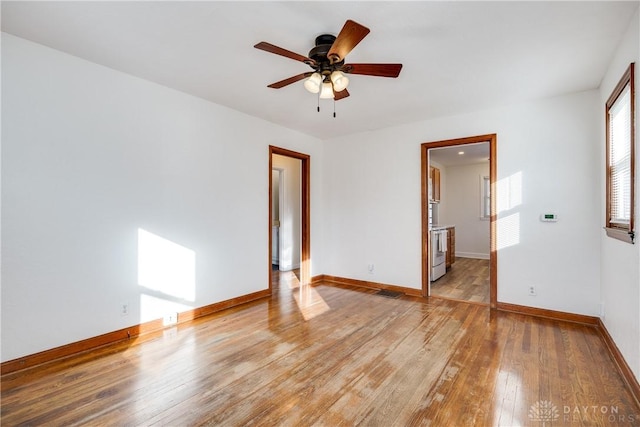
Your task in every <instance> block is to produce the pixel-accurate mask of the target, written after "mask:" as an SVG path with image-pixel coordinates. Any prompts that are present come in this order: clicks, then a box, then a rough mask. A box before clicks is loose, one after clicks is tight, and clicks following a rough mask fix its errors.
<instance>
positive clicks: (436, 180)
mask: <svg viewBox="0 0 640 427" xmlns="http://www.w3.org/2000/svg"><path fill="white" fill-rule="evenodd" d="M429 175H430V178H431V200H436V201H440V169H438V168H435V167H433V166H430V167H429Z"/></svg>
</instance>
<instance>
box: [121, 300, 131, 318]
mask: <svg viewBox="0 0 640 427" xmlns="http://www.w3.org/2000/svg"><path fill="white" fill-rule="evenodd" d="M127 315H129V303H128V302H123V303H121V304H120V316H127Z"/></svg>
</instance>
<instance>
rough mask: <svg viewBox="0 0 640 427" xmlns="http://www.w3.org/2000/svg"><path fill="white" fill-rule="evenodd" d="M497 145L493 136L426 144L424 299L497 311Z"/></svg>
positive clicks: (423, 171) (423, 183) (423, 246)
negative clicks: (435, 298)
mask: <svg viewBox="0 0 640 427" xmlns="http://www.w3.org/2000/svg"><path fill="white" fill-rule="evenodd" d="M496 143H497V138H496V134H488V135H478V136H473V137H468V138H459V139H452V140H443V141H434V142H427V143H424V144H422V147H421V150H422V167H421V175H422V190H421V192H422V293H423V295H424V296H439V297H443V298H450V299H457V300H464V301H470V302H478V303H481V304H489V306H490V307H491V308H496V306H497V252H496V241H495V240H496V196H495V191H494V190H495V186H496V179H497V173H496V170H497V168H496ZM463 159H466V160H463ZM463 183H464V188H463V187H462V185H463ZM447 189H448V191H446V190H447ZM453 190H455V191H453ZM456 254H458V256H456ZM483 293H484V294H483Z"/></svg>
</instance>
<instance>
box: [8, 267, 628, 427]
mask: <svg viewBox="0 0 640 427" xmlns="http://www.w3.org/2000/svg"><path fill="white" fill-rule="evenodd" d="M274 276H275V278H274V280H277V282H278V283H277V284H276V286H274V292H273V296H272V297H271V298H266V299H264V300H260V301H255V302H252V303H249V304H246V305H244V306H242V307H237V308H233V309H229V310H226V311H224V312H220V313H217V314H215V315H212V316H208V317H206V318H201V319H197V320H195V321H193V322H192V323H191V324H190V325H182V326H179V327H174V328H172V329H167V330H165V331H164V332H162V333H157V334H155V335H152V336H147V337H145V338H144V339H139V340H133V339H132V340H131V341H129V342H126V343H121V344H118V345H112V346H109V347H106V348H103V349H100V350H96V351H92V352H90V353H87V354H84V355H80V356H77V357H72V358H68V359H65V360H62V361H58V362H54V363H50V364H48V365H45V366H40V367H36V368H31V369H28V370H24V371H21V372H15V373H12V374H8V375H5V376H4V377H2V403H1V417H2V424H3V425H7V426H15V425H34V426H38V425H47V426H70V425H91V426H103V425H110V426H111V425H112V426H138V425H141V426H142V425H144V426H147V425H167V426H191V425H223V426H245V425H268V426H274V425H284V426H307V425H319V426H337V425H343V426H352V425H366V426H391V425H397V426H407V425H432V426H491V425H499V426H515V425H529V426H544V425H546V426H551V425H553V426H559V425H567V426H591V425H598V426H614V425H625V426H627V425H638V424H639V423H640V407H638V406H636V404H635V402H634V400H633V397H632V396H631V394H630V392H629V391H628V390H627V389H626V388H625V386H624V385H623V382H622V379H621V377H620V375H619V374H618V371H617V370H616V368H615V366H614V364H613V362H612V360H611V358H610V355H609V353H608V352H607V350H606V349H605V346H604V344H603V342H602V340H601V338H600V336H599V333H598V331H597V330H596V329H595V328H593V327H590V326H585V325H580V324H575V323H564V322H559V321H553V320H547V319H540V318H533V317H529V316H525V315H519V314H513V313H504V312H490V311H489V309H488V308H487V307H484V306H482V305H478V304H468V303H461V302H456V301H450V300H446V299H437V298H433V299H430V300H426V299H420V298H415V297H406V296H405V297H401V298H398V299H391V298H385V297H381V296H377V295H374V294H373V292H374V291H373V290H366V289H355V288H350V287H348V286H327V285H324V284H320V285H318V286H314V287H303V288H300V287H299V286H297V278H296V276H295V274H292V273H279V274H274ZM545 410H546V412H545ZM603 411H605V412H603Z"/></svg>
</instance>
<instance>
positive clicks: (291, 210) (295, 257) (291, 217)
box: [273, 154, 302, 271]
mask: <svg viewBox="0 0 640 427" xmlns="http://www.w3.org/2000/svg"><path fill="white" fill-rule="evenodd" d="M273 167H274V168H276V169H278V170H280V171H282V172H281V179H282V193H281V194H280V198H281V199H280V200H281V205H282V210H281V211H280V248H279V250H280V254H279V257H280V260H279V261H280V264H279V267H280V271H289V270H292V269H294V268H300V248H301V240H300V239H301V231H302V229H301V222H300V221H301V202H302V199H301V196H302V161H301V160H300V159H294V158H292V157H286V156H281V155H278V154H274V155H273Z"/></svg>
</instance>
